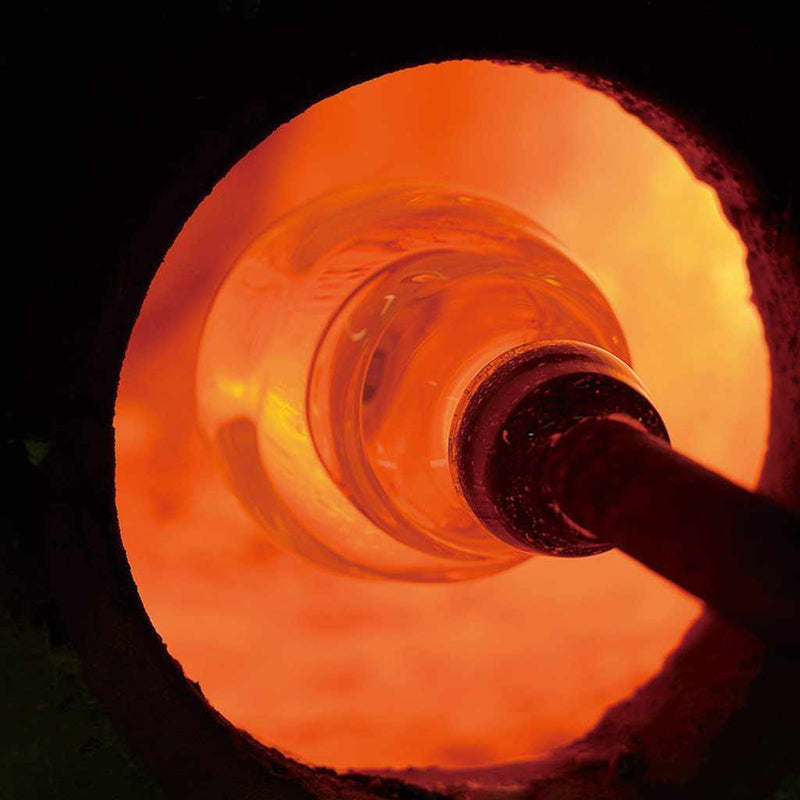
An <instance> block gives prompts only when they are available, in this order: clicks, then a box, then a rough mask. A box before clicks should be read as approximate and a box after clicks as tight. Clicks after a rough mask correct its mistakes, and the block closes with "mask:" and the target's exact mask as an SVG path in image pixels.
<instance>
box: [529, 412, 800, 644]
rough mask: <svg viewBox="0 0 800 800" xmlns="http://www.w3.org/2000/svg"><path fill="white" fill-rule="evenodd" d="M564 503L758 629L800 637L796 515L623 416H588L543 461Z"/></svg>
mask: <svg viewBox="0 0 800 800" xmlns="http://www.w3.org/2000/svg"><path fill="white" fill-rule="evenodd" d="M541 466H542V467H543V470H544V474H541V473H540V475H541V477H542V478H544V480H545V482H546V483H547V484H548V485H549V488H550V491H551V492H552V496H553V497H554V498H555V501H556V503H557V504H558V506H559V507H560V510H561V511H562V512H563V513H564V514H565V515H567V517H568V518H569V519H570V520H572V521H573V522H575V523H577V524H578V525H579V526H581V527H582V528H584V529H586V530H587V531H591V533H592V534H593V535H594V536H596V537H598V538H599V539H600V540H604V541H607V542H610V543H613V544H615V545H617V546H618V547H619V548H620V549H621V550H624V551H625V552H626V553H628V554H629V555H631V556H633V558H635V559H636V560H637V561H640V562H641V563H642V564H644V565H646V566H647V567H650V568H651V569H653V570H655V571H656V572H658V573H659V574H661V575H663V576H664V577H666V578H668V579H669V580H671V581H673V582H674V583H676V584H678V585H679V586H681V587H683V588H684V589H686V590H687V591H689V592H691V593H692V594H694V595H696V596H697V597H699V598H701V599H702V600H704V601H705V602H707V603H708V604H709V605H710V606H712V607H713V608H715V609H716V610H718V611H719V612H721V613H722V614H724V615H726V616H727V617H729V618H730V619H732V620H734V621H736V622H738V623H740V624H742V625H744V626H746V627H748V628H750V629H751V630H753V631H754V632H756V633H757V634H759V635H760V636H761V637H762V638H764V639H765V640H767V641H770V642H773V643H779V644H783V645H800V519H798V517H797V516H795V515H794V514H793V513H791V512H789V511H787V510H786V509H784V508H781V507H779V506H777V505H775V504H774V503H772V502H771V501H770V500H768V499H767V498H765V497H763V496H761V495H759V494H755V493H753V492H749V491H747V490H746V489H743V488H742V487H740V486H738V485H736V484H734V483H732V482H731V481H729V480H727V479H726V478H724V477H722V476H721V475H718V474H716V473H714V472H712V471H711V470H709V469H706V468H705V467H703V466H701V465H700V464H697V463H696V462H694V461H692V460H691V459H689V458H687V457H686V456H683V455H681V454H679V453H677V452H676V451H675V450H672V449H671V448H670V447H669V445H668V444H666V443H665V442H663V441H661V440H659V439H657V438H656V437H654V436H652V435H650V434H648V433H645V432H644V431H642V430H639V429H637V428H635V427H633V426H631V425H629V424H626V423H625V422H620V421H614V420H609V419H590V420H586V421H584V422H582V423H581V424H579V425H576V426H575V427H573V428H572V429H571V430H570V431H568V432H567V433H565V434H564V435H563V436H561V437H560V438H559V439H558V440H557V441H556V442H554V444H553V445H552V448H551V450H550V452H549V454H548V456H547V458H546V460H545V462H544V463H543V464H542V465H541Z"/></svg>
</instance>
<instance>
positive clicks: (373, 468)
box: [197, 183, 629, 581]
mask: <svg viewBox="0 0 800 800" xmlns="http://www.w3.org/2000/svg"><path fill="white" fill-rule="evenodd" d="M558 338H568V339H577V340H580V341H585V342H589V343H592V344H596V345H599V346H601V347H604V348H606V349H607V350H610V351H612V352H614V353H615V354H617V355H619V356H620V357H621V358H629V356H628V351H627V346H626V345H625V342H624V336H623V333H622V330H621V328H620V326H619V323H618V322H617V321H616V319H615V318H614V315H613V313H612V311H611V309H610V307H609V305H608V303H607V302H606V300H605V299H604V298H603V297H602V295H601V294H600V292H599V291H598V289H597V287H596V286H595V285H594V284H593V283H592V282H591V281H590V280H589V278H588V277H587V276H586V275H585V274H584V272H582V271H581V269H580V268H579V267H577V266H576V265H575V264H574V263H573V262H572V261H571V260H570V259H569V258H568V257H567V256H566V255H565V254H564V253H563V251H562V250H561V249H560V248H559V247H558V245H557V244H556V243H555V242H554V241H553V240H552V237H550V235H549V234H547V233H546V232H545V231H544V230H542V229H541V228H540V227H539V226H538V225H536V224H535V223H534V222H532V221H531V220H529V219H527V218H526V217H524V216H523V215H521V214H519V213H518V212H516V211H514V210H512V209H510V208H508V207H506V206H503V205H500V204H498V203H496V202H493V201H489V200H485V199H482V198H479V197H476V196H474V195H468V194H463V193H459V192H454V191H452V190H449V189H447V188H444V187H436V186H431V185H428V186H424V185H422V186H420V185H414V184H398V183H394V184H384V183H377V184H362V185H359V186H357V187H352V188H347V189H343V190H340V191H338V192H333V193H330V194H327V195H325V196H324V197H322V198H320V199H318V200H315V201H313V202H311V203H307V204H305V205H303V206H301V207H300V208H299V209H298V210H296V211H294V212H293V213H291V214H289V215H288V216H286V217H284V218H282V219H281V220H279V221H278V222H276V223H275V224H274V225H273V226H271V227H270V228H269V229H268V230H267V231H265V232H264V234H262V236H260V237H259V238H258V239H257V240H256V241H255V242H254V243H253V244H252V245H251V246H250V247H249V248H248V249H247V250H246V251H245V252H244V253H243V254H242V255H241V257H240V258H239V259H238V260H237V261H236V264H235V265H234V266H233V267H232V269H231V272H230V274H229V275H228V277H227V278H226V280H225V282H224V284H223V285H222V286H221V287H220V289H219V290H218V292H217V296H216V298H215V300H214V305H213V307H212V309H211V311H210V313H209V315H208V320H207V322H206V325H205V330H204V333H203V337H202V341H201V345H200V352H199V356H198V380H197V392H198V403H199V408H200V417H201V424H202V427H203V429H204V430H205V432H206V435H207V437H208V439H209V441H210V442H211V443H212V444H214V445H215V446H216V449H217V450H218V452H219V454H220V456H221V458H222V460H223V461H224V462H225V463H224V466H225V468H226V470H227V474H228V476H229V479H230V481H231V483H232V485H233V488H234V490H235V491H236V492H237V494H238V495H239V497H240V499H241V500H242V501H243V503H244V504H245V506H246V507H247V508H248V510H249V511H250V513H251V514H252V515H253V517H254V518H255V519H256V520H257V521H258V522H260V523H261V524H262V525H263V528H264V531H265V535H266V536H267V537H268V538H269V539H270V540H271V541H276V542H278V543H280V544H283V545H285V546H287V547H288V548H290V549H291V550H293V551H295V552H297V553H300V554H301V555H304V556H306V557H307V558H310V559H311V560H312V561H315V562H316V563H318V564H320V565H321V566H325V567H328V568H331V569H335V570H337V571H339V572H343V573H345V574H353V575H370V576H382V577H393V578H400V579H406V580H417V581H447V580H462V579H464V578H471V577H477V576H479V575H486V574H489V573H492V572H497V571H499V570H501V569H504V568H507V567H509V566H512V565H515V564H518V563H520V561H522V560H523V558H524V557H525V555H523V554H522V553H520V552H519V551H517V550H515V549H513V548H511V547H509V546H508V545H506V544H504V543H503V542H501V541H499V540H498V539H496V538H495V537H493V536H492V535H491V534H489V533H488V532H487V531H486V530H485V529H484V528H483V527H482V526H481V525H480V524H479V523H478V522H477V520H476V519H475V518H474V516H473V515H472V513H471V512H470V510H469V508H468V507H467V505H466V503H465V501H464V499H463V498H462V497H461V495H460V494H459V493H458V491H457V490H456V487H455V484H454V481H453V479H452V476H451V470H450V464H449V462H448V457H447V451H448V438H449V434H450V427H451V421H452V418H453V412H454V410H455V407H456V404H457V403H458V400H459V398H460V397H461V395H462V394H463V392H464V390H465V389H466V387H467V385H468V383H469V382H470V381H471V380H472V378H473V377H474V376H475V374H477V373H478V372H479V371H480V370H481V369H482V368H483V367H484V366H485V365H486V364H487V363H488V362H489V361H490V360H492V359H493V358H494V357H495V356H497V355H498V354H499V353H502V352H505V351H506V350H508V349H509V348H510V347H513V346H515V345H518V344H520V343H525V342H536V341H541V340H544V339H558Z"/></svg>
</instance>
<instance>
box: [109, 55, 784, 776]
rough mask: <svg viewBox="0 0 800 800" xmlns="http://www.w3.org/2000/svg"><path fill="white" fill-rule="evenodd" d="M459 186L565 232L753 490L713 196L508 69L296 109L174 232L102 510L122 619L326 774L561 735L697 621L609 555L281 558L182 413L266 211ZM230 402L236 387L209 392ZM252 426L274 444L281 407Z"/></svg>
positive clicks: (242, 392)
mask: <svg viewBox="0 0 800 800" xmlns="http://www.w3.org/2000/svg"><path fill="white" fill-rule="evenodd" d="M394 180H402V181H413V182H418V183H420V182H421V183H436V184H443V185H448V186H456V187H460V188H461V189H463V190H464V191H465V192H466V193H471V194H475V195H479V196H485V197H489V198H494V199H496V200H497V201H499V202H501V203H505V204H508V205H511V206H512V207H514V208H517V209H519V210H520V211H522V212H523V213H525V214H526V215H528V216H530V217H531V218H532V219H535V220H537V222H540V223H541V224H542V225H544V226H545V227H546V228H547V229H549V230H550V231H552V232H553V233H554V234H555V235H556V236H558V238H559V240H561V241H563V242H566V243H567V245H568V246H569V248H570V251H571V252H572V253H574V254H576V256H577V258H578V259H579V262H580V263H581V264H585V265H588V267H589V271H590V274H591V276H592V278H593V280H594V281H595V283H596V284H597V285H598V286H599V287H600V289H601V290H602V292H603V293H604V294H605V296H606V297H607V298H608V300H609V302H610V304H611V306H612V307H613V309H614V312H615V314H616V316H617V318H618V319H619V321H620V323H621V325H622V329H623V330H624V332H625V336H626V338H627V342H628V345H629V347H630V351H631V355H632V358H633V365H634V368H635V369H636V371H637V373H638V374H639V376H640V377H641V378H642V381H643V383H644V384H645V386H646V387H647V389H648V391H649V392H650V394H651V396H652V397H653V399H654V400H655V403H656V405H657V407H658V408H659V410H660V412H661V414H662V416H663V417H664V419H665V421H666V423H667V426H668V428H669V430H670V434H671V436H672V440H673V443H674V444H675V446H676V447H678V448H679V449H681V450H683V451H684V452H687V453H689V454H690V455H692V456H694V457H695V458H697V459H699V460H701V461H703V462H704V463H706V464H709V465H710V466H712V467H713V468H715V469H717V470H718V471H720V472H723V473H725V474H726V475H728V476H730V477H732V478H734V479H736V480H738V481H739V482H741V483H743V484H745V485H749V486H752V485H753V484H754V482H755V479H756V477H757V474H758V471H759V469H760V463H761V459H762V457H763V452H764V447H765V439H766V427H767V411H766V409H767V401H768V394H769V376H768V364H767V356H766V348H765V345H764V341H763V334H762V330H761V325H760V320H759V319H758V317H757V314H756V313H755V311H754V309H753V307H752V306H751V305H750V303H749V301H748V296H749V295H748V292H749V287H748V283H747V277H746V272H745V269H744V251H743V248H742V245H741V243H740V241H739V240H738V238H737V236H736V235H735V233H734V232H733V231H732V229H731V228H730V226H729V225H728V224H727V222H726V221H725V220H724V218H723V216H722V214H721V211H720V209H719V205H718V202H717V200H716V198H715V196H714V194H713V192H712V191H711V190H710V189H708V187H705V186H704V185H702V184H699V183H698V182H697V181H696V180H695V179H694V178H693V177H692V176H691V174H690V173H689V171H688V168H687V167H686V166H685V164H684V163H683V162H682V161H681V160H680V158H679V157H678V156H677V154H676V153H675V152H674V151H673V150H672V149H671V148H670V147H669V146H668V145H666V144H665V143H664V142H663V141H661V140H660V139H659V138H658V137H657V136H656V135H655V134H653V133H651V132H650V131H649V130H647V129H646V128H644V127H643V126H642V125H641V124H640V123H639V122H638V121H637V120H635V119H633V118H631V117H630V116H628V115H627V114H625V113H624V112H622V111H621V110H620V109H619V108H618V107H617V106H616V105H615V104H614V103H613V102H611V101H610V100H608V99H607V98H605V97H603V96H602V95H599V94H597V93H595V92H592V91H589V90H587V89H585V88H583V87H581V86H579V85H577V84H575V83H572V82H570V81H568V80H567V79H565V78H562V77H559V76H555V75H541V74H539V73H536V72H534V71H533V70H531V69H528V68H525V67H510V66H498V65H493V64H488V63H476V62H458V63H448V64H440V65H432V66H426V67H421V68H417V69H413V70H406V71H403V72H399V73H395V74H392V75H389V76H385V77H383V78H380V79H378V80H375V81H371V82H370V83H367V84H363V85H361V86H358V87H354V88H353V89H351V90H348V91H346V92H343V93H342V94H339V95H337V96H335V97H332V98H329V99H328V100H325V101H323V102H322V103H319V104H318V105H316V106H314V107H313V108H312V109H309V111H308V112H306V113H305V114H303V115H301V116H300V117H298V118H297V119H295V120H293V121H292V122H291V123H289V124H287V125H285V126H283V127H282V128H280V129H279V130H278V131H276V132H275V133H274V134H273V135H272V136H270V137H269V138H268V139H267V140H266V141H265V142H264V143H263V144H262V145H260V146H259V147H257V148H256V149H255V150H253V151H252V152H251V153H249V154H248V155H247V156H246V157H245V158H244V159H242V161H240V162H239V163H238V164H237V165H236V166H235V167H234V169H233V170H231V172H230V173H229V174H228V175H227V176H226V177H225V178H224V179H223V180H222V181H221V182H220V183H219V184H218V185H217V187H216V188H215V189H214V191H213V192H212V193H211V194H210V195H209V197H208V198H207V199H206V200H205V201H204V202H203V203H202V204H201V205H200V207H199V208H198V209H197V211H196V212H195V214H194V215H193V216H192V218H191V219H190V220H189V221H188V222H187V224H186V226H185V227H184V229H183V230H182V232H181V234H180V235H179V237H178V238H177V240H176V241H175V243H174V245H173V247H172V248H171V250H170V252H169V254H168V255H167V258H166V259H165V262H164V264H163V265H162V267H161V269H160V270H159V272H158V274H157V276H156V278H155V280H154V282H153V284H152V286H151V289H150V292H149V294H148V297H147V300H146V302H145V305H144V308H143V310H142V313H141V316H140V319H139V321H138V323H137V326H136V328H135V330H134V333H133V336H132V338H131V343H130V346H129V350H128V354H127V357H126V361H125V365H124V369H123V374H122V381H121V385H120V392H119V399H118V403H117V418H116V428H117V504H118V510H119V516H120V522H121V526H122V532H123V539H124V542H125V545H126V548H127V551H128V556H129V559H130V561H131V565H132V568H133V574H134V577H135V579H136V581H137V584H138V586H139V588H140V591H141V593H142V597H143V600H144V602H145V605H146V607H147V609H148V612H149V613H150V616H151V618H152V620H153V622H154V624H155V625H156V627H157V629H158V630H159V632H160V633H161V635H162V636H163V638H164V640H165V641H166V642H167V644H168V646H169V648H170V651H171V652H172V653H173V655H175V656H176V657H177V658H178V659H179V660H180V661H181V663H182V664H183V665H184V668H185V669H186V671H187V673H188V675H189V676H190V677H192V678H193V679H195V680H198V681H199V682H200V684H201V686H202V688H203V691H204V692H205V693H206V695H207V696H208V697H209V699H210V700H211V701H212V702H213V703H214V704H215V705H216V706H217V707H218V708H219V709H220V710H221V711H222V712H223V713H224V714H225V715H226V716H228V717H229V718H230V719H231V720H232V721H233V722H235V723H236V724H238V725H240V726H242V727H244V728H246V729H248V730H249V731H250V732H251V733H253V734H254V735H256V736H258V737H259V738H261V739H262V740H263V741H265V742H267V743H269V744H274V745H276V746H279V747H280V748H281V749H282V750H284V752H289V753H291V754H294V755H296V756H297V757H299V758H301V759H303V760H307V761H311V762H314V763H325V764H328V765H332V766H337V767H382V766H394V767H401V766H405V765H408V764H414V765H424V764H430V763H438V764H441V765H452V766H469V765H474V764H478V763H484V762H489V761H497V760H505V759H511V758H521V757H525V756H530V755H534V754H537V753H541V752H542V751H544V750H546V749H548V748H550V747H551V746H553V745H556V744H559V743H563V742H565V741H566V740H568V739H569V738H571V737H574V736H576V735H579V734H580V733H581V732H583V731H584V730H586V729H587V728H588V727H589V726H590V725H591V724H592V723H594V722H595V721H596V720H597V718H598V716H599V715H600V714H601V713H602V711H603V709H604V708H605V707H606V706H607V705H608V704H609V703H610V702H613V701H615V700H617V699H620V698H622V697H623V696H624V695H625V694H626V693H628V692H629V691H631V690H632V689H633V688H634V687H635V685H636V684H637V683H639V682H641V681H642V680H643V679H645V678H646V677H647V676H648V675H650V674H651V673H652V672H654V671H655V670H656V669H657V668H658V666H659V665H660V663H661V661H662V659H663V657H664V655H665V654H666V653H667V652H668V650H669V649H670V648H671V647H672V646H673V645H674V644H675V643H676V642H677V640H678V639H679V637H680V635H681V633H682V631H683V630H684V629H685V627H686V625H687V624H688V623H689V621H690V620H691V619H692V618H693V616H694V615H696V613H697V611H698V604H697V603H696V601H694V600H693V599H692V598H689V597H687V596H685V595H684V594H682V593H681V592H679V591H678V590H676V589H675V588H674V587H672V586H670V585H669V584H667V583H666V582H665V581H663V580H661V579H660V578H657V577H655V576H653V575H652V574H650V573H649V572H647V571H646V570H645V569H643V568H642V567H640V566H639V565H637V564H636V563H635V562H633V561H631V560H630V559H627V558H626V557H624V556H622V555H620V554H619V553H614V552H612V553H608V554H605V555H602V556H598V557H595V558H590V559H586V560H579V561H573V560H556V559H549V558H535V559H531V560H530V561H527V562H526V563H524V564H522V565H520V566H517V567H515V568H514V569H512V570H510V571H508V572H504V573H502V574H499V575H494V576H491V577H486V578H481V579H479V580H475V581H468V582H464V583H454V584H439V585H419V584H409V583H395V582H390V581H364V580H358V579H352V578H347V577H341V576H338V575H335V574H331V573H327V572H324V571H322V570H318V569H316V568H315V567H313V566H311V565H309V564H307V563H306V562H304V561H302V560H301V559H298V558H296V557H295V556H292V555H287V554H284V553H283V552H280V551H278V550H277V549H275V548H274V547H273V545H272V544H270V543H269V542H268V541H267V540H266V538H265V536H264V535H263V533H262V530H261V528H260V527H259V526H258V525H257V524H256V523H255V522H254V521H253V520H252V519H251V518H250V517H248V516H247V514H246V513H245V512H244V511H243V509H242V508H241V506H240V505H239V503H238V501H237V500H236V498H235V497H234V495H233V494H232V492H231V491H230V489H229V488H228V485H227V483H226V482H225V479H224V477H223V476H222V473H221V472H220V471H219V470H218V469H217V466H216V464H215V461H214V458H213V456H212V454H211V452H210V450H209V448H208V447H207V446H206V444H205V443H204V441H203V439H202V437H201V435H200V432H199V426H198V421H197V419H196V416H195V401H194V375H195V365H196V357H197V349H198V346H199V342H200V336H201V331H202V326H203V323H204V320H205V317H206V314H207V312H208V310H209V307H210V305H211V302H212V299H213V296H214V292H215V290H216V288H217V287H218V285H219V284H220V282H221V281H222V279H223V277H224V276H225V274H226V272H227V270H228V269H229V267H230V266H231V264H232V263H233V262H234V261H235V260H236V258H237V257H238V256H239V255H240V254H241V253H242V252H243V251H244V250H245V248H247V247H248V246H249V245H250V243H251V242H252V241H253V240H255V239H256V237H257V236H258V235H259V234H260V233H261V232H262V231H263V230H264V229H265V228H266V227H267V226H268V225H269V224H270V223H271V222H272V221H273V220H275V219H276V218H277V217H278V216H279V215H281V214H284V213H287V212H289V211H291V210H292V209H293V208H295V207H296V206H298V205H299V204H300V203H303V202H306V201H308V200H310V199H312V198H314V197H316V196H318V195H320V194H322V193H326V192H330V191H335V190H337V189H339V188H340V187H342V186H344V185H351V184H355V183H374V182H375V181H394ZM218 377H219V381H220V386H219V388H220V390H221V395H225V396H228V397H229V398H231V399H232V401H235V402H239V401H241V400H242V399H243V398H246V397H247V395H248V392H250V391H252V390H251V387H250V386H249V385H248V383H247V382H246V381H244V380H241V379H240V378H239V376H237V375H220V376H218ZM267 402H268V403H269V404H270V408H271V409H272V412H271V413H272V414H273V415H274V417H275V418H276V419H277V420H278V421H280V420H283V421H284V423H285V425H286V426H287V427H288V429H291V426H292V424H293V423H292V418H293V414H295V413H296V408H294V407H293V406H292V405H291V404H287V403H286V402H285V398H283V397H282V396H281V395H280V394H278V393H276V394H275V395H273V396H271V397H269V398H268V399H267Z"/></svg>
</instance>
